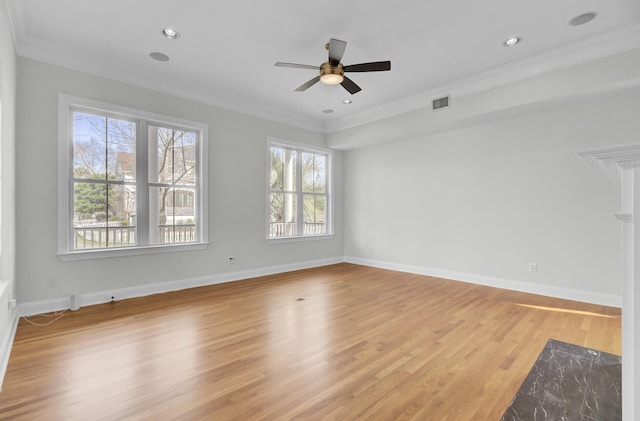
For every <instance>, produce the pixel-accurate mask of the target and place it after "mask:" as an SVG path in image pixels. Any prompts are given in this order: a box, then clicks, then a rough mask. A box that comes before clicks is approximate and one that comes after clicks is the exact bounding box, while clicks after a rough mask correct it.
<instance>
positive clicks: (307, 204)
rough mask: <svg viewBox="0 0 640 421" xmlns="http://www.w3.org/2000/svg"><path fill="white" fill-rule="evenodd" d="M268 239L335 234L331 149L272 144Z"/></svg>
mask: <svg viewBox="0 0 640 421" xmlns="http://www.w3.org/2000/svg"><path fill="white" fill-rule="evenodd" d="M268 149H269V150H268V162H269V174H268V199H267V200H268V204H269V206H268V208H269V210H268V220H267V226H268V229H267V238H270V239H276V238H295V237H312V236H322V235H331V234H332V233H333V232H332V225H331V215H332V212H331V208H332V203H331V161H332V157H333V154H332V152H331V151H330V150H326V149H319V148H312V147H308V146H302V145H295V144H291V143H286V142H280V141H274V140H270V141H269V148H268Z"/></svg>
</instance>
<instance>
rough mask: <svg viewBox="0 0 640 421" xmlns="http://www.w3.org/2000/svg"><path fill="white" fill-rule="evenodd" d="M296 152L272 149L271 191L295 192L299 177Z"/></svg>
mask: <svg viewBox="0 0 640 421" xmlns="http://www.w3.org/2000/svg"><path fill="white" fill-rule="evenodd" d="M297 159H298V154H297V152H296V151H292V150H289V149H284V148H279V147H273V148H271V174H270V177H271V180H270V183H271V190H284V191H289V192H294V191H296V190H297V187H296V176H297Z"/></svg>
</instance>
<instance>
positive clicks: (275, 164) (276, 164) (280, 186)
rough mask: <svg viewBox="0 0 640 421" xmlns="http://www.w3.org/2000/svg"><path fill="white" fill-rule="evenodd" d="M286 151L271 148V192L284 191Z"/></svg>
mask: <svg viewBox="0 0 640 421" xmlns="http://www.w3.org/2000/svg"><path fill="white" fill-rule="evenodd" d="M283 174H284V149H282V148H277V147H272V148H271V171H270V181H269V184H270V185H271V190H284V179H283Z"/></svg>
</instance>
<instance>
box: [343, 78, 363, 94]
mask: <svg viewBox="0 0 640 421" xmlns="http://www.w3.org/2000/svg"><path fill="white" fill-rule="evenodd" d="M340 85H342V87H343V88H344V89H346V90H347V91H349V93H350V94H351V95H353V94H357V93H358V92H360V91H361V90H362V88H361V87H359V86H358V85H356V83H355V82H354V81H352V80H351V79H349V78H348V77H346V76H345V77H344V80H343V81H342V83H341V84H340Z"/></svg>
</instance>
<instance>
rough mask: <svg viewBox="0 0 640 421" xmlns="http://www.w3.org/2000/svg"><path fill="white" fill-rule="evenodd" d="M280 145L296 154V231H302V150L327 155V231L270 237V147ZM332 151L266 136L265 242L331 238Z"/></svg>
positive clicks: (332, 225)
mask: <svg viewBox="0 0 640 421" xmlns="http://www.w3.org/2000/svg"><path fill="white" fill-rule="evenodd" d="M274 146H275V147H282V148H286V149H290V150H295V151H296V153H297V155H298V164H297V169H298V177H296V192H297V200H296V209H297V216H296V221H297V224H298V229H297V232H304V230H303V229H301V228H302V226H303V225H304V217H303V212H304V205H303V203H304V193H303V191H302V175H301V172H300V171H299V169H300V165H301V159H300V157H301V154H302V153H303V152H307V153H314V154H323V155H326V157H327V162H326V177H327V181H326V185H325V188H326V209H325V210H326V213H325V218H326V226H327V232H326V233H322V234H307V235H305V234H304V233H303V234H297V235H289V236H283V237H271V236H270V224H271V206H270V204H271V148H272V147H274ZM333 155H334V152H333V150H331V149H328V148H323V147H320V146H314V145H307V144H303V143H298V142H291V141H287V140H282V139H277V138H272V137H269V138H267V153H266V156H267V160H266V164H267V165H266V167H267V168H266V192H267V194H266V202H265V204H266V206H265V207H266V212H265V213H266V219H265V238H266V240H267V242H274V243H280V242H290V241H308V240H322V239H330V238H333V237H334V235H335V233H334V224H333V214H334V212H333V202H334V200H333V191H334V187H333V183H334V180H333V179H334V175H333V160H334V156H333Z"/></svg>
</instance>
